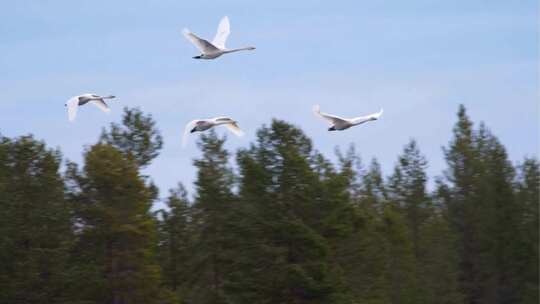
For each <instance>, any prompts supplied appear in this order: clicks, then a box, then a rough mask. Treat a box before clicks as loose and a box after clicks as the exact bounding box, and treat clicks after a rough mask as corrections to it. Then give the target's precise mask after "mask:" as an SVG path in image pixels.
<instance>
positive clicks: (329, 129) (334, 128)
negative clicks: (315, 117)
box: [328, 126, 336, 131]
mask: <svg viewBox="0 0 540 304" xmlns="http://www.w3.org/2000/svg"><path fill="white" fill-rule="evenodd" d="M335 130H336V127H334V126H331V127H330V128H328V131H335Z"/></svg>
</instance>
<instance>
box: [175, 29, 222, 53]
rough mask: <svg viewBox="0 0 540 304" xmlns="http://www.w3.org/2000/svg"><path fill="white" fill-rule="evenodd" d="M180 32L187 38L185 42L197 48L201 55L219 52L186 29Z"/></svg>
mask: <svg viewBox="0 0 540 304" xmlns="http://www.w3.org/2000/svg"><path fill="white" fill-rule="evenodd" d="M182 32H183V33H184V36H185V37H186V38H187V40H189V41H191V43H193V45H195V47H197V48H198V49H199V51H201V52H202V53H203V54H206V53H212V52H215V51H219V49H218V48H216V47H215V46H214V45H212V44H211V43H210V42H208V41H206V40H204V39H201V38H199V37H197V36H196V35H195V34H193V33H192V32H190V31H189V30H188V29H184V30H183V31H182Z"/></svg>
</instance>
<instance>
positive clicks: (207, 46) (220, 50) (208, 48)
mask: <svg viewBox="0 0 540 304" xmlns="http://www.w3.org/2000/svg"><path fill="white" fill-rule="evenodd" d="M183 33H184V36H185V37H186V38H187V39H188V40H189V41H191V43H193V45H195V47H197V48H198V49H199V51H201V55H199V56H195V57H193V58H194V59H215V58H218V57H219V56H221V55H223V54H228V53H233V52H238V51H245V50H254V49H255V48H254V47H252V46H249V47H244V48H238V49H228V48H226V47H225V41H227V37H229V34H230V33H231V29H230V25H229V17H227V16H225V17H223V18H222V19H221V21H220V22H219V26H218V29H217V33H216V36H215V37H214V40H212V43H210V42H208V41H207V40H204V39H201V38H199V37H197V36H196V35H195V34H193V33H192V32H190V31H189V30H188V29H187V28H185V29H184V30H183Z"/></svg>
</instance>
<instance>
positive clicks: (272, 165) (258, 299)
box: [235, 120, 349, 303]
mask: <svg viewBox="0 0 540 304" xmlns="http://www.w3.org/2000/svg"><path fill="white" fill-rule="evenodd" d="M238 162H239V165H240V173H241V183H240V198H241V202H242V205H243V206H244V207H243V208H242V210H245V211H244V212H245V213H247V214H248V215H249V217H248V218H247V220H246V221H244V222H246V223H249V227H251V228H247V229H246V230H247V231H249V232H248V237H249V238H250V239H251V241H252V246H251V248H249V251H248V252H247V254H249V255H250V258H248V259H244V260H243V262H244V263H245V264H243V265H241V266H242V269H246V270H247V271H248V272H247V273H248V275H247V276H245V277H242V276H240V275H238V276H237V277H236V278H237V279H238V281H236V282H235V283H236V286H245V288H246V290H245V292H242V290H240V288H238V289H236V291H237V292H239V293H240V294H241V296H240V297H239V299H240V300H241V301H242V303H332V302H334V303H339V302H342V301H345V299H346V293H345V292H344V290H343V289H342V286H340V282H341V281H342V278H341V274H340V271H339V267H337V266H338V265H337V263H332V262H331V261H330V257H331V254H330V251H331V246H332V242H331V239H332V238H334V237H339V236H340V235H341V234H343V233H346V231H347V230H349V228H347V227H346V226H343V225H342V223H341V224H340V225H336V222H335V215H337V214H342V212H343V210H346V207H345V206H344V205H343V201H344V199H345V198H346V196H347V194H346V193H345V190H346V189H345V188H346V187H343V185H345V183H343V181H339V178H338V177H335V178H334V175H335V174H336V173H335V172H332V170H329V169H330V168H329V166H328V163H327V162H325V161H324V160H321V159H320V155H318V154H317V153H314V152H313V150H312V145H311V141H310V140H309V138H307V137H306V136H305V135H304V134H303V133H302V132H301V131H300V130H299V129H297V128H295V127H293V126H291V125H289V124H287V123H285V122H282V121H277V120H274V121H273V122H272V125H271V126H270V127H263V128H262V129H260V130H259V131H258V133H257V144H256V145H253V146H252V147H251V148H250V149H249V150H246V151H242V152H241V153H240V154H239V157H238ZM316 164H318V165H316ZM317 166H318V168H316V167H317ZM317 171H319V172H321V175H318V174H317ZM323 172H324V173H323ZM326 183H328V184H327V185H325V184H326ZM334 183H335V184H334ZM330 184H333V185H340V186H339V189H341V190H335V191H338V192H339V193H340V195H337V196H336V195H335V194H337V193H334V194H331V193H330V191H334V190H330V189H329V187H328V186H329V185H330ZM329 196H333V198H332V199H330V197H329ZM340 196H341V197H340ZM246 227H248V225H247V224H246Z"/></svg>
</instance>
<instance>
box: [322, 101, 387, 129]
mask: <svg viewBox="0 0 540 304" xmlns="http://www.w3.org/2000/svg"><path fill="white" fill-rule="evenodd" d="M313 112H314V113H315V115H317V116H318V117H321V118H323V119H324V120H326V121H328V122H329V123H330V128H328V131H336V130H337V131H342V130H345V129H348V128H350V127H353V126H357V125H361V124H363V123H365V122H368V121H372V120H377V119H379V117H381V115H382V113H383V109H381V110H380V111H379V112H377V113H373V114H370V115H367V116H360V117H355V118H342V117H339V116H335V115H330V114H326V113H322V112H321V109H320V107H319V105H315V106H314V107H313Z"/></svg>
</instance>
